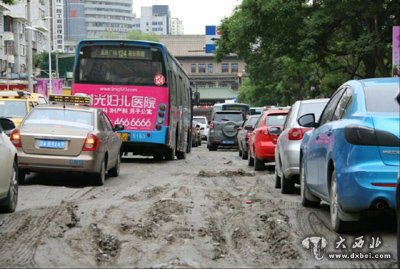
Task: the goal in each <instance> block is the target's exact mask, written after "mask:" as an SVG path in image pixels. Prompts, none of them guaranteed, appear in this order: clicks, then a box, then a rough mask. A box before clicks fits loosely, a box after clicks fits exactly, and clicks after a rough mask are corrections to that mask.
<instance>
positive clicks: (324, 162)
mask: <svg viewBox="0 0 400 269" xmlns="http://www.w3.org/2000/svg"><path fill="white" fill-rule="evenodd" d="M399 88H400V79H399V78H395V77H393V78H374V79H364V80H351V81H348V82H346V83H345V84H343V85H342V86H341V87H340V88H339V89H338V90H337V91H336V92H335V93H334V94H333V95H332V96H331V98H330V100H329V102H328V104H327V105H326V107H325V109H324V111H323V112H322V114H321V116H320V118H319V120H318V119H315V116H314V114H305V115H303V116H302V117H300V118H299V119H298V123H299V124H300V126H303V127H314V129H312V130H311V131H309V132H307V133H306V134H305V136H304V137H303V141H302V143H301V147H300V186H301V187H300V190H301V191H300V192H301V200H302V204H303V206H306V207H308V206H317V205H319V203H320V201H321V200H323V201H325V202H327V203H329V205H330V217H331V226H332V230H334V231H335V232H339V233H340V232H344V231H348V229H349V228H350V222H352V221H358V220H359V219H360V215H361V213H362V212H363V211H367V210H384V209H389V210H394V209H395V208H396V198H395V187H396V179H397V173H398V171H399V162H400V139H399V136H400V106H399V104H398V103H397V102H396V100H395V96H396V94H397V92H398V91H399ZM316 120H318V121H316Z"/></svg>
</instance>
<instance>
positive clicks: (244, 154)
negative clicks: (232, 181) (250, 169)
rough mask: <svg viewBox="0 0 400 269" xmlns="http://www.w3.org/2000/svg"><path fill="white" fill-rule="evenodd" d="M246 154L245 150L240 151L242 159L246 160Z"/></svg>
mask: <svg viewBox="0 0 400 269" xmlns="http://www.w3.org/2000/svg"><path fill="white" fill-rule="evenodd" d="M248 154H249V153H248V152H247V151H245V150H243V152H242V160H247V158H248Z"/></svg>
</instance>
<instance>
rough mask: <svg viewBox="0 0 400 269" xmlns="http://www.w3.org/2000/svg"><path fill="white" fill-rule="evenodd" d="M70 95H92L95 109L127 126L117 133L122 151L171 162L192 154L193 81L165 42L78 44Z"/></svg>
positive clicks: (119, 41) (100, 41)
mask: <svg viewBox="0 0 400 269" xmlns="http://www.w3.org/2000/svg"><path fill="white" fill-rule="evenodd" d="M72 94H73V95H76V94H84V95H89V96H91V97H92V100H93V101H92V106H94V107H98V108H101V109H102V110H104V111H105V113H106V114H107V115H108V116H109V118H110V119H111V120H112V122H113V124H122V125H124V127H125V128H124V130H123V131H119V134H120V137H121V139H122V140H123V145H122V151H123V152H124V153H128V152H132V153H133V154H139V155H153V156H154V158H156V159H163V158H165V159H168V160H171V159H174V157H175V156H176V157H177V158H178V159H183V158H185V157H186V153H188V152H190V145H191V141H190V139H191V118H192V109H191V105H192V103H191V100H192V99H191V89H190V83H189V78H188V76H187V74H186V73H185V72H184V71H183V69H182V68H181V67H180V65H179V63H178V62H177V61H176V59H175V58H174V57H173V56H171V54H170V53H169V52H168V50H167V48H166V47H165V46H164V45H163V44H161V43H156V42H150V41H131V40H83V41H80V42H79V43H78V45H77V48H76V57H75V63H74V74H73V84H72Z"/></svg>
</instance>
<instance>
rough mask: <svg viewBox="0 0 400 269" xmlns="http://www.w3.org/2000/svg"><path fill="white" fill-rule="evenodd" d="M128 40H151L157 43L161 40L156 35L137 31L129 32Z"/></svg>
mask: <svg viewBox="0 0 400 269" xmlns="http://www.w3.org/2000/svg"><path fill="white" fill-rule="evenodd" d="M128 39H132V40H149V41H155V42H159V41H160V38H159V36H158V35H156V34H154V33H148V34H146V33H143V32H141V31H138V30H135V31H130V32H128Z"/></svg>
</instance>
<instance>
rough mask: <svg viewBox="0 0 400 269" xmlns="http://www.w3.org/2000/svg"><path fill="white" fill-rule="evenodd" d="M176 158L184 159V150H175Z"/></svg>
mask: <svg viewBox="0 0 400 269" xmlns="http://www.w3.org/2000/svg"><path fill="white" fill-rule="evenodd" d="M176 158H177V159H178V160H184V159H186V152H184V151H177V152H176Z"/></svg>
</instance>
